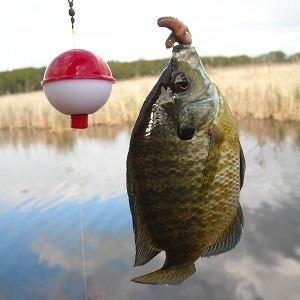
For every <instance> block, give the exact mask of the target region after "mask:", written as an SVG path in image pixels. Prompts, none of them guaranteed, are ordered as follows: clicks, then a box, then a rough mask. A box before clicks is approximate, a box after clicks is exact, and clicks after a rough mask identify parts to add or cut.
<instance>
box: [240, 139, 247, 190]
mask: <svg viewBox="0 0 300 300" xmlns="http://www.w3.org/2000/svg"><path fill="white" fill-rule="evenodd" d="M245 171H246V160H245V155H244V152H243V149H242V146H241V144H240V189H242V187H243V184H244V177H245Z"/></svg>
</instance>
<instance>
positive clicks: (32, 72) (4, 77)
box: [0, 51, 300, 95]
mask: <svg viewBox="0 0 300 300" xmlns="http://www.w3.org/2000/svg"><path fill="white" fill-rule="evenodd" d="M201 60H202V62H203V64H204V66H205V67H227V66H238V65H247V64H261V63H289V62H298V61H300V53H295V54H293V55H290V56H288V55H286V54H285V53H284V52H282V51H273V52H269V53H267V54H263V55H260V56H257V57H249V56H247V55H239V56H231V57H226V56H211V57H209V56H205V57H201ZM168 61H169V58H166V59H157V60H137V61H133V62H119V61H109V62H108V65H109V67H110V69H111V71H112V74H113V77H114V78H115V79H116V80H122V79H130V78H136V77H141V76H150V75H159V74H160V73H161V71H162V70H163V69H164V67H165V66H166V64H167V63H168ZM45 70H46V67H42V68H25V69H17V70H12V71H5V72H0V95H4V94H14V93H21V92H31V91H37V90H40V89H41V88H42V87H41V81H42V79H43V76H44V73H45Z"/></svg>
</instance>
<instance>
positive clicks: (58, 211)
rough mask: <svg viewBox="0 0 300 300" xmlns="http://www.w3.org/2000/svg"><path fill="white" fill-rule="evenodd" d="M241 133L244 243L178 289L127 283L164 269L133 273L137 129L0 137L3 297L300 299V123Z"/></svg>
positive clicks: (250, 127)
mask: <svg viewBox="0 0 300 300" xmlns="http://www.w3.org/2000/svg"><path fill="white" fill-rule="evenodd" d="M239 128H240V133H241V141H242V145H243V148H244V152H245V156H246V160H247V170H246V178H245V184H244V188H243V190H242V194H241V203H242V206H243V209H244V215H245V230H244V232H243V236H242V240H241V241H240V243H239V244H238V246H237V247H236V249H234V250H233V251H231V252H229V253H226V254H222V255H220V256H218V257H211V258H203V259H199V260H198V261H197V263H196V267H197V272H196V274H195V275H193V276H192V277H190V278H189V279H187V280H186V281H185V282H184V283H182V284H181V285H179V286H176V287H169V286H149V285H141V284H137V283H132V282H131V281H130V280H131V279H132V278H133V277H136V276H139V275H142V274H145V273H148V272H150V271H153V270H156V269H158V268H160V267H161V266H162V264H163V262H164V255H163V254H161V255H159V256H158V257H156V258H155V259H153V261H151V262H150V263H149V264H148V265H147V266H144V267H140V268H133V267H132V265H133V262H134V254H135V246H134V237H133V232H132V226H131V215H130V211H129V206H128V200H127V194H126V182H125V173H126V166H125V161H126V155H127V151H128V144H129V137H130V132H131V128H130V127H129V128H122V129H119V128H103V127H98V128H97V127H93V128H89V129H88V130H86V131H81V132H77V131H67V132H64V133H60V134H54V133H49V132H44V131H34V132H32V131H25V130H23V131H21V130H19V131H0V168H1V171H0V237H1V243H0V299H1V300H2V299H4V300H5V299H9V300H11V299H13V300H14V299H18V300H19V299H30V300H33V299H59V300H60V299H85V293H86V292H87V294H88V295H89V296H88V298H89V299H113V300H119V299H120V300H121V299H124V300H127V299H137V300H140V299H141V300H143V299H167V300H168V299H191V300H193V299H204V300H206V299H209V300H214V299H231V300H235V299H245V300H258V299H260V300H262V299H264V300H269V299H270V300H277V299H278V300H282V299H289V300H296V299H300V284H299V283H300V279H299V278H300V185H299V183H300V172H299V168H300V124H278V123H270V122H257V121H256V122H251V121H247V122H246V121H244V122H242V123H240V124H239ZM81 220H82V227H81ZM81 229H82V233H83V246H84V247H82V235H81ZM82 250H84V256H83V251H82ZM85 291H86V292H85Z"/></svg>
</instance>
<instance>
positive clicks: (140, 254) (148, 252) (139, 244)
mask: <svg viewBox="0 0 300 300" xmlns="http://www.w3.org/2000/svg"><path fill="white" fill-rule="evenodd" d="M135 244H136V255H135V262H134V267H137V266H142V265H144V264H146V263H147V262H149V261H150V260H151V259H152V258H153V257H155V256H156V255H157V254H158V253H160V250H158V249H157V248H156V247H155V246H154V244H153V241H152V238H151V236H150V233H149V231H148V229H147V228H146V227H145V226H140V227H138V229H137V233H136V241H135Z"/></svg>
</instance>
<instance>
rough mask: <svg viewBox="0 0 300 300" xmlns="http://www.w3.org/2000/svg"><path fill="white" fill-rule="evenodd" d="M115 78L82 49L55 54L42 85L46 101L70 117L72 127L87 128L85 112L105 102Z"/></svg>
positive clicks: (104, 63) (91, 111) (102, 62)
mask: <svg viewBox="0 0 300 300" xmlns="http://www.w3.org/2000/svg"><path fill="white" fill-rule="evenodd" d="M114 82H115V79H114V78H113V77H112V74H111V70H110V68H109V66H108V65H107V63H106V62H105V61H104V60H103V59H102V58H101V57H99V56H98V55H96V54H94V53H92V52H90V51H87V50H83V49H72V50H68V51H66V52H63V53H62V54H60V55H58V56H57V57H56V58H54V60H53V61H52V62H51V63H50V65H49V66H48V67H47V68H46V71H45V74H44V80H43V81H42V86H43V89H44V93H45V95H46V97H47V99H48V101H49V102H50V103H51V105H53V107H54V108H56V109H57V110H58V111H60V112H61V113H63V114H66V115H70V116H71V127H72V128H78V129H84V128H87V127H88V115H89V114H93V113H95V112H96V111H97V110H99V109H100V108H101V107H103V105H104V104H105V103H106V102H107V100H108V98H109V96H110V94H111V90H112V85H113V83H114Z"/></svg>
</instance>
